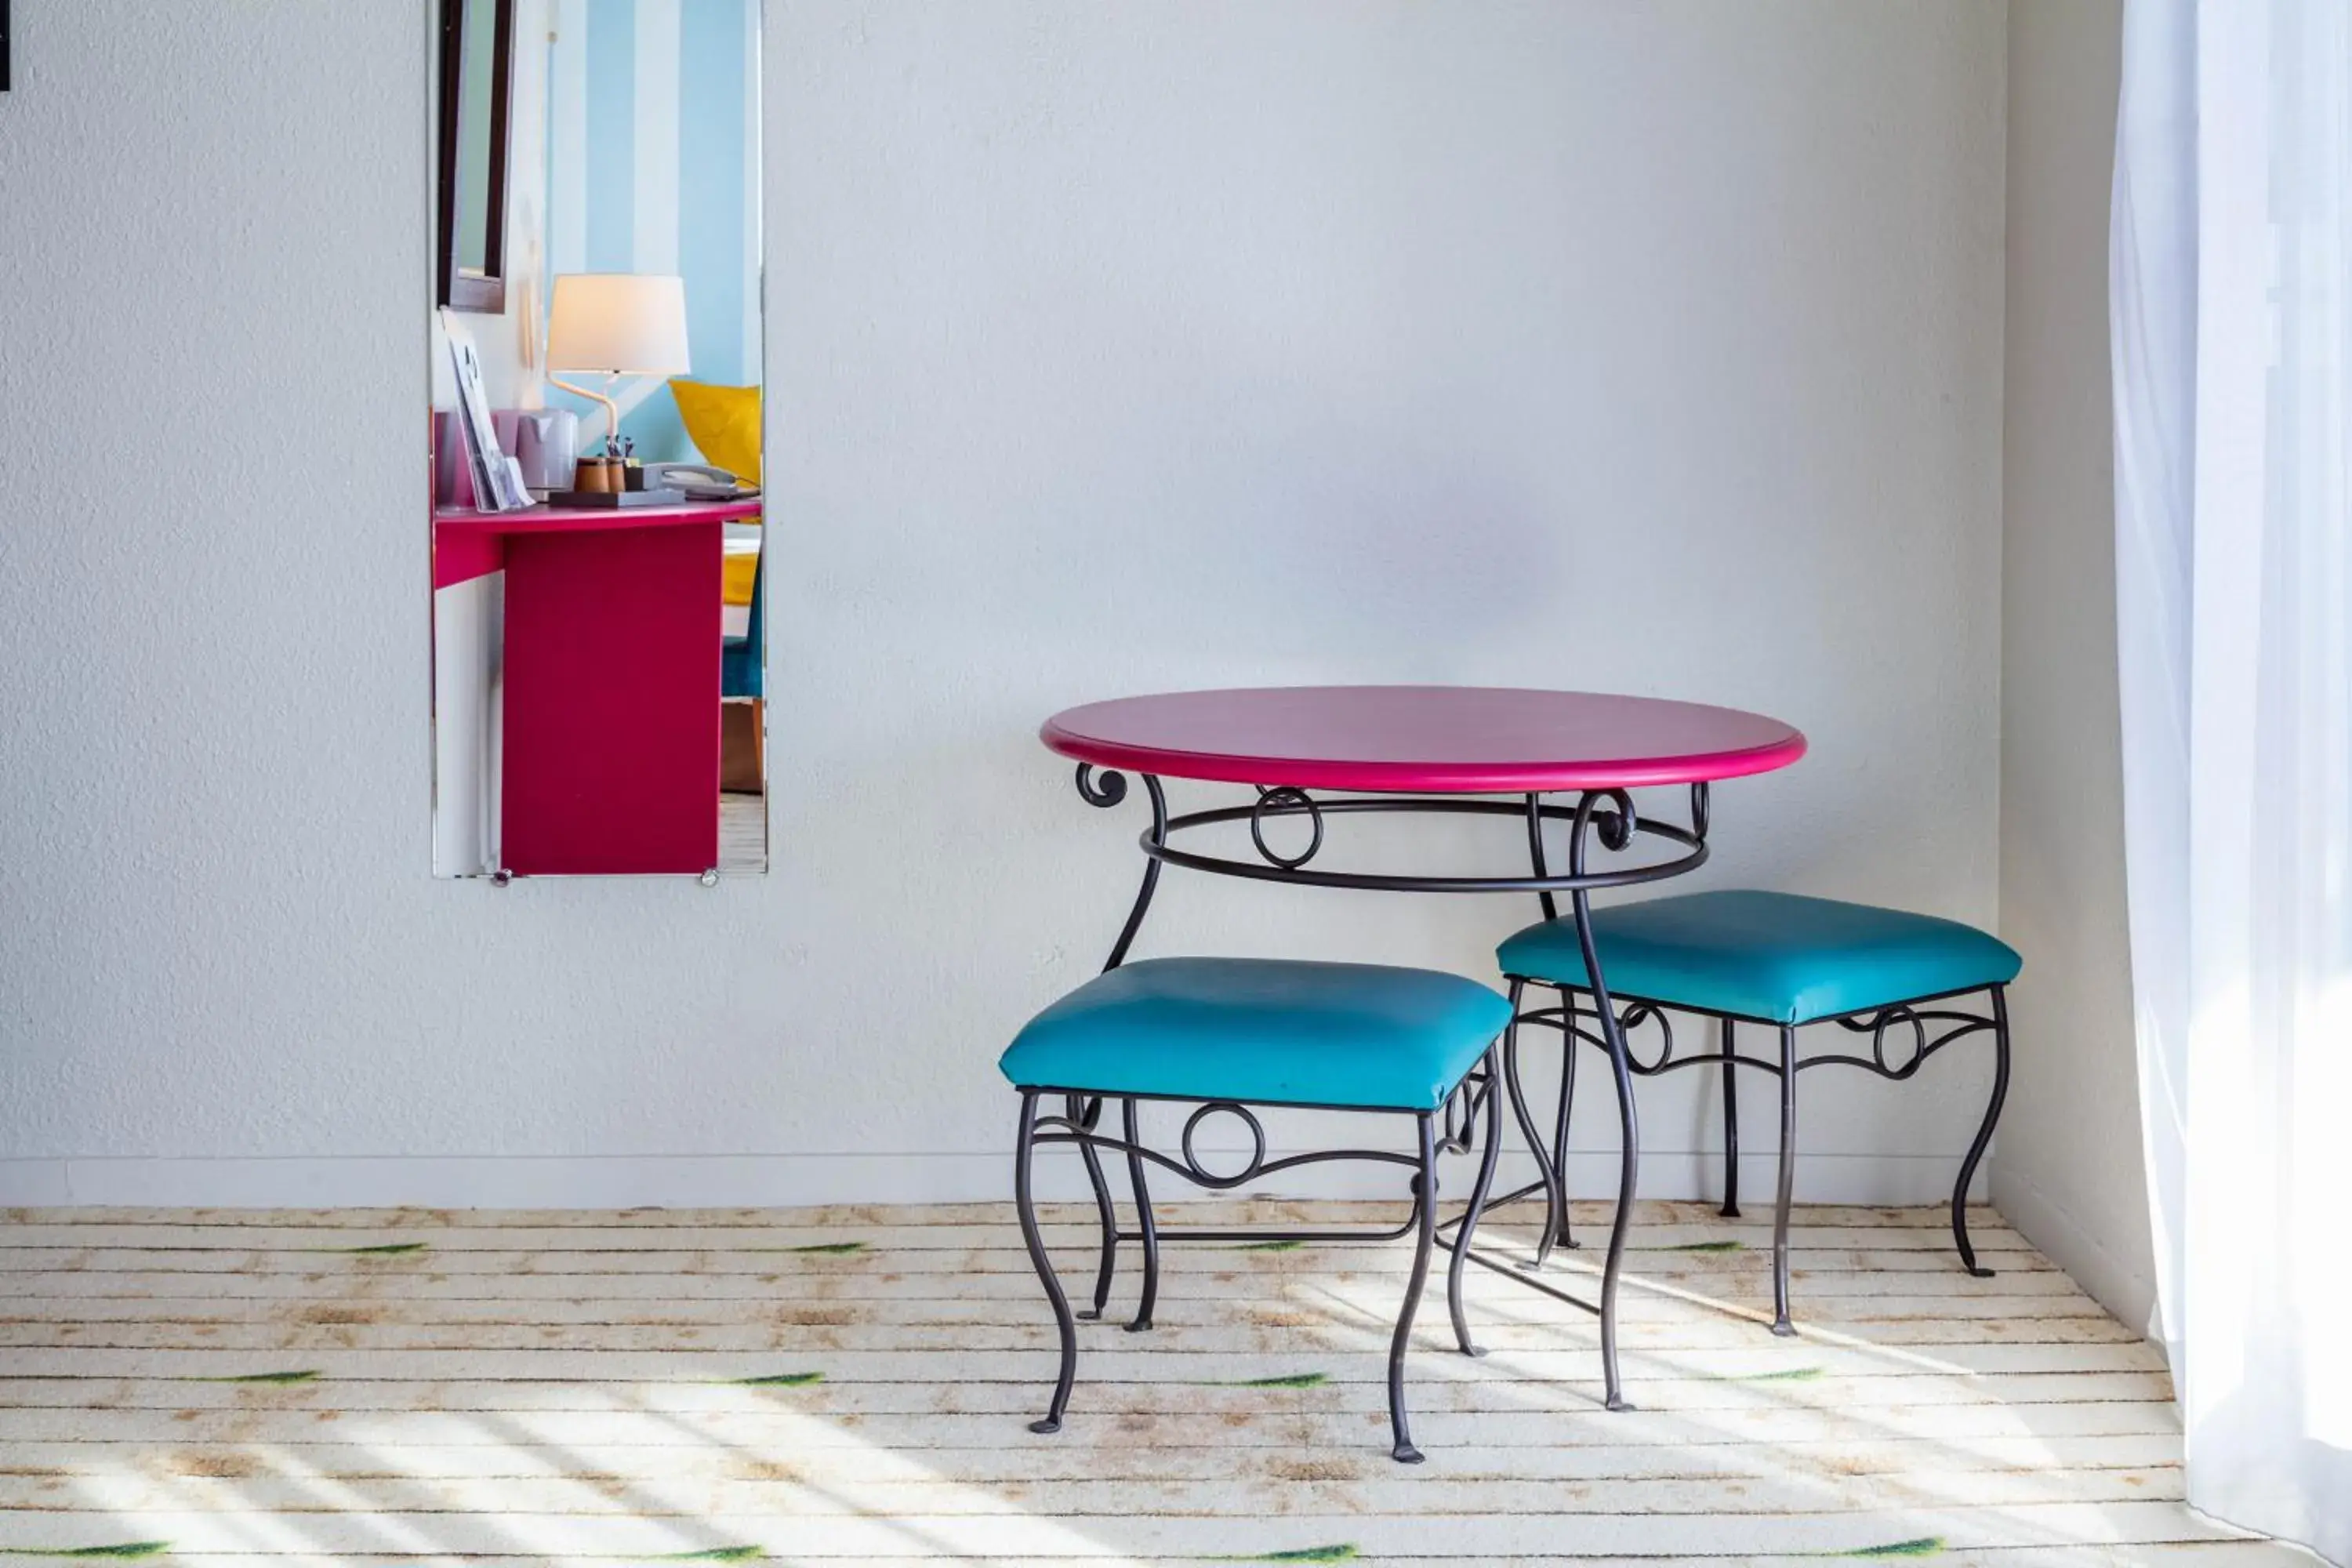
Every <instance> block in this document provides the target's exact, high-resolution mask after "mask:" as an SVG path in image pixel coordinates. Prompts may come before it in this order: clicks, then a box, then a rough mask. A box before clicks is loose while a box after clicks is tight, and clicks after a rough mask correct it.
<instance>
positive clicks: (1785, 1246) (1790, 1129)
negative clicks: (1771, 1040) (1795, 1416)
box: [1772, 1024, 1797, 1338]
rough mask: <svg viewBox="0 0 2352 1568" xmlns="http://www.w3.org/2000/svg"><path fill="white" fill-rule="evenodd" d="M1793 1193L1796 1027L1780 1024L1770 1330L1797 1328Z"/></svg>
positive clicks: (1784, 1333) (1779, 1331)
mask: <svg viewBox="0 0 2352 1568" xmlns="http://www.w3.org/2000/svg"><path fill="white" fill-rule="evenodd" d="M1796 1194H1797V1030H1796V1026H1794V1025H1790V1024H1783V1025H1781V1026H1780V1201H1779V1203H1778V1204H1777V1205H1775V1206H1774V1208H1773V1211H1772V1331H1773V1332H1774V1333H1776V1334H1779V1335H1781V1336H1782V1337H1783V1338H1786V1337H1787V1336H1788V1335H1790V1334H1793V1333H1795V1332H1796V1331H1797V1330H1796V1326H1795V1325H1794V1324H1792V1323H1790V1321H1789V1205H1790V1203H1791V1202H1792V1201H1793V1200H1794V1199H1795V1197H1796Z"/></svg>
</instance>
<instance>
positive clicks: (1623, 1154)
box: [1576, 893, 1642, 1410]
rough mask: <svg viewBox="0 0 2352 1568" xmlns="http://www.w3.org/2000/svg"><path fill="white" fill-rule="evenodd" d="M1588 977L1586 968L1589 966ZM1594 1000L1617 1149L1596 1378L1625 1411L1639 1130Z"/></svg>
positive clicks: (1621, 1046)
mask: <svg viewBox="0 0 2352 1568" xmlns="http://www.w3.org/2000/svg"><path fill="white" fill-rule="evenodd" d="M1576 901H1577V911H1576V912H1577V915H1578V918H1579V920H1580V921H1583V920H1588V919H1589V918H1590V917H1589V916H1587V915H1586V913H1585V910H1584V895H1583V894H1582V893H1578V894H1577V895H1576ZM1588 929H1589V928H1588ZM1585 962H1586V963H1587V964H1588V965H1591V963H1592V961H1591V958H1590V957H1588V958H1587V959H1586V961H1585ZM1593 967H1597V965H1596V966H1593ZM1587 973H1591V968H1588V970H1587ZM1593 999H1594V1001H1595V1002H1596V1003H1597V1004H1598V1005H1599V1008H1600V1013H1601V1037H1602V1038H1603V1039H1605V1040H1607V1041H1608V1042H1609V1068H1610V1071H1611V1073H1612V1075H1613V1076H1614V1077H1615V1079H1616V1080H1617V1136H1618V1151H1619V1152H1618V1166H1617V1213H1616V1215H1614V1216H1613V1217H1612V1219H1611V1220H1610V1222H1609V1261H1608V1264H1607V1266H1606V1268H1605V1269H1604V1270H1603V1272H1602V1274H1601V1383H1602V1385H1603V1391H1604V1394H1605V1398H1604V1400H1603V1403H1605V1404H1606V1405H1608V1407H1609V1408H1610V1409H1612V1410H1630V1409H1632V1408H1633V1406H1632V1405H1629V1404H1628V1403H1627V1402H1626V1399H1625V1385H1624V1382H1623V1380H1622V1378H1621V1377H1619V1375H1618V1373H1617V1277H1618V1275H1619V1274H1620V1273H1622V1271H1623V1269H1624V1267H1625V1232H1626V1230H1627V1228H1628V1227H1629V1226H1632V1224H1633V1192H1634V1188H1635V1185H1636V1184H1637V1182H1638V1180H1639V1177H1640V1173H1641V1165H1642V1129H1641V1121H1640V1119H1639V1118H1638V1117H1637V1116H1636V1115H1635V1113H1634V1110H1633V1063H1632V1061H1631V1060H1630V1059H1629V1058H1627V1056H1626V1054H1625V1031H1624V1029H1623V1028H1622V1027H1621V1026H1619V1024H1618V1022H1617V1011H1616V1008H1615V1007H1614V1006H1613V1005H1612V1004H1611V1003H1610V1001H1609V994H1608V993H1607V992H1606V991H1598V992H1596V994H1595V995H1594V998H1593Z"/></svg>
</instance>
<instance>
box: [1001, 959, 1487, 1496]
mask: <svg viewBox="0 0 2352 1568" xmlns="http://www.w3.org/2000/svg"><path fill="white" fill-rule="evenodd" d="M1510 1022H1511V1007H1510V1005H1509V1004H1508V1003H1507V1002H1505V1001H1504V1000H1503V998H1501V997H1500V996H1497V995H1496V994H1495V993H1494V992H1492V991H1490V990H1488V989H1487V988H1486V986H1484V985H1481V984H1477V983H1476V982H1475V981H1471V980H1465V979H1464V978H1462V977H1461V976H1460V975H1458V974H1441V973H1435V972H1433V971H1431V970H1425V969H1391V968H1383V967H1377V966H1374V965H1370V964H1362V963H1293V962H1287V961H1283V960H1275V959H1250V958H1156V959H1146V960H1143V961H1141V962H1139V963H1129V964H1126V965H1124V966H1122V967H1119V968H1115V969H1111V970H1109V971H1107V972H1106V973H1102V974H1100V975H1097V977H1096V978H1094V979H1092V980H1090V981H1088V982H1087V984H1084V985H1081V986H1079V987H1078V988H1077V989H1076V991H1073V992H1071V993H1070V994H1068V995H1066V996H1065V997H1063V998H1062V999H1061V1000H1060V1001H1058V1002H1056V1003H1055V1004H1054V1005H1052V1006H1050V1007H1048V1008H1046V1009H1045V1011H1044V1012H1042V1013H1040V1014H1038V1015H1037V1016H1035V1017H1034V1018H1032V1019H1031V1020H1030V1021H1029V1023H1028V1025H1027V1026H1025V1027H1024V1028H1023V1029H1022V1031H1021V1033H1020V1034H1019V1035H1018V1036H1016V1037H1014V1038H1013V1044H1012V1045H1011V1046H1010V1047H1007V1048H1006V1050H1005V1052H1004V1055H1003V1058H1001V1059H1000V1060H999V1061H998V1063H997V1066H998V1067H999V1068H1000V1069H1002V1070H1003V1074H1004V1076H1005V1077H1006V1078H1007V1079H1011V1080H1012V1082H1013V1086H1014V1087H1015V1088H1017V1089H1019V1090H1020V1091H1021V1128H1020V1135H1019V1144H1018V1148H1017V1149H1016V1151H1015V1153H1014V1163H1013V1203H1014V1206H1015V1207H1016V1208H1017V1209H1018V1210H1019V1212H1020V1216H1021V1235H1022V1238H1023V1239H1024V1241H1025V1242H1027V1244H1028V1247H1029V1259H1030V1261H1031V1262H1032V1263H1033V1264H1034V1265H1035V1266H1036V1269H1037V1278H1038V1279H1039V1280H1041V1281H1042V1282H1043V1283H1044V1285H1045V1296H1046V1300H1048V1301H1050V1302H1051V1303H1052V1305H1053V1309H1054V1321H1055V1325H1056V1327H1057V1328H1058V1329H1059V1330H1060V1332H1061V1349H1062V1359H1061V1370H1060V1374H1059V1376H1058V1378H1057V1379H1056V1381H1055V1385H1054V1398H1053V1403H1052V1405H1050V1406H1049V1407H1048V1408H1047V1410H1046V1413H1045V1418H1044V1419H1043V1420H1040V1421H1036V1422H1033V1423H1032V1424H1031V1425H1030V1428H1029V1429H1030V1430H1031V1431H1033V1432H1040V1433H1045V1432H1057V1431H1059V1430H1061V1426H1062V1413H1063V1411H1064V1410H1065V1409H1066V1407H1067V1406H1068V1405H1069V1400H1070V1386H1071V1384H1072V1382H1073V1381H1074V1380H1075V1378H1076V1372H1077V1354H1078V1352H1077V1331H1076V1324H1075V1322H1074V1321H1073V1320H1074V1318H1075V1317H1076V1314H1074V1313H1073V1312H1072V1311H1071V1310H1070V1303H1069V1298H1068V1297H1067V1296H1066V1295H1065V1294H1064V1292H1063V1289H1062V1284H1061V1280H1060V1279H1059V1278H1058V1277H1057V1276H1056V1275H1055V1271H1054V1264H1053V1260H1052V1259H1051V1258H1048V1257H1047V1256H1046V1253H1045V1242H1044V1240H1043V1238H1042V1237H1041V1236H1040V1234H1039V1231H1038V1228H1037V1210H1036V1205H1035V1203H1034V1201H1033V1199H1032V1197H1031V1192H1030V1164H1031V1157H1032V1155H1033V1153H1034V1151H1035V1149H1036V1146H1037V1145H1039V1144H1041V1143H1069V1144H1075V1145H1076V1146H1077V1148H1078V1150H1079V1152H1080V1153H1081V1154H1082V1155H1084V1156H1085V1158H1086V1161H1087V1170H1088V1174H1089V1176H1090V1177H1092V1178H1093V1180H1094V1186H1095V1190H1096V1193H1097V1197H1098V1198H1100V1197H1101V1194H1104V1192H1105V1191H1106V1189H1105V1188H1104V1186H1103V1184H1102V1182H1101V1180H1100V1173H1099V1168H1098V1165H1097V1153H1096V1152H1097V1150H1108V1151H1111V1152H1117V1153H1120V1154H1124V1155H1125V1156H1126V1157H1127V1169H1128V1178H1129V1181H1130V1182H1131V1183H1132V1184H1134V1188H1135V1207H1136V1216H1137V1228H1136V1229H1135V1230H1134V1231H1133V1232H1125V1231H1121V1230H1119V1229H1118V1228H1117V1226H1116V1221H1115V1216H1114V1215H1111V1214H1110V1213H1109V1212H1108V1201H1107V1200H1104V1209H1105V1212H1104V1215H1103V1233H1102V1261H1101V1264H1100V1266H1099V1268H1098V1269H1097V1276H1096V1283H1095V1310H1094V1311H1093V1312H1092V1313H1091V1314H1088V1315H1089V1316H1095V1317H1099V1316H1100V1315H1101V1312H1102V1309H1103V1306H1104V1304H1105V1302H1106V1301H1107V1300H1108V1298H1109V1292H1110V1275H1111V1269H1112V1267H1113V1262H1114V1259H1115V1258H1116V1256H1117V1252H1118V1243H1120V1242H1122V1241H1138V1242H1140V1243H1141V1244H1142V1247H1143V1290H1142V1299H1141V1301H1140V1303H1139V1306H1138V1308H1137V1310H1136V1315H1135V1319H1134V1321H1131V1322H1129V1324H1128V1325H1127V1326H1128V1328H1129V1331H1142V1330H1145V1329H1149V1328H1150V1327H1151V1311H1152V1307H1153V1304H1154V1303H1155V1302H1156V1301H1157V1300H1158V1298H1159V1290H1160V1241H1161V1240H1162V1239H1163V1238H1164V1239H1166V1240H1170V1241H1235V1240H1239V1241H1251V1242H1265V1241H1276V1240H1315V1241H1334V1240H1339V1241H1394V1240H1398V1239H1401V1238H1402V1237H1404V1236H1406V1235H1407V1234H1412V1235H1414V1236H1415V1237H1416V1238H1417V1239H1416V1243H1415V1250H1414V1253H1413V1263H1412V1280H1411V1282H1410V1283H1408V1284H1407V1285H1406V1287H1405V1295H1404V1306H1403V1308H1402V1310H1401V1311H1400V1312H1399V1313H1398V1315H1397V1324H1396V1332H1395V1334H1394V1336H1393V1337H1392V1338H1391V1341H1390V1344H1389V1422H1390V1426H1391V1428H1392V1429H1393V1434H1394V1437H1395V1447H1394V1448H1393V1449H1392V1452H1393V1454H1394V1455H1395V1457H1396V1458H1398V1459H1399V1460H1401V1461H1402V1462H1404V1463H1407V1464H1414V1463H1418V1462H1419V1461H1420V1459H1421V1451H1420V1450H1419V1449H1417V1448H1415V1447H1413V1446H1412V1434H1411V1432H1410V1431H1409V1430H1408V1428H1407V1425H1406V1420H1405V1407H1404V1352H1405V1344H1406V1342H1407V1340H1408V1339H1409V1338H1410V1337H1411V1334H1412V1320H1413V1312H1414V1309H1415V1308H1416V1307H1417V1306H1418V1305H1419V1304H1420V1300H1421V1293H1422V1289H1423V1286H1424V1285H1426V1284H1427V1282H1428V1279H1429V1255H1430V1248H1431V1247H1432V1246H1433V1245H1435V1244H1436V1240H1437V1233H1438V1232H1439V1231H1440V1230H1441V1229H1450V1228H1452V1224H1453V1222H1448V1224H1447V1225H1444V1226H1441V1225H1440V1224H1439V1223H1438V1220H1437V1212H1436V1194H1437V1157H1438V1155H1439V1154H1440V1153H1441V1152H1444V1153H1467V1152H1469V1151H1470V1147H1471V1143H1472V1141H1473V1139H1472V1134H1473V1131H1474V1129H1475V1126H1476V1124H1477V1120H1478V1117H1479V1115H1480V1114H1481V1112H1482V1111H1483V1113H1484V1114H1485V1116H1486V1149H1485V1152H1484V1153H1483V1154H1482V1155H1481V1157H1480V1162H1479V1166H1478V1176H1477V1181H1476V1184H1475V1186H1474V1187H1473V1189H1472V1191H1471V1194H1470V1204H1469V1207H1468V1209H1467V1210H1466V1211H1465V1214H1464V1215H1463V1216H1462V1218H1461V1220H1460V1222H1459V1223H1460V1226H1461V1231H1460V1234H1459V1236H1458V1237H1455V1238H1454V1241H1452V1242H1450V1243H1448V1244H1446V1245H1448V1246H1449V1247H1450V1248H1451V1250H1452V1251H1453V1253H1454V1260H1453V1265H1452V1267H1451V1268H1450V1269H1449V1271H1448V1274H1447V1278H1446V1302H1447V1305H1448V1307H1449V1308H1450V1309H1451V1310H1452V1312H1453V1315H1454V1337H1455V1339H1456V1340H1457V1341H1458V1342H1459V1343H1460V1345H1461V1347H1462V1351H1463V1353H1465V1355H1477V1354H1480V1353H1482V1352H1479V1351H1478V1350H1477V1349H1476V1348H1475V1346H1473V1345H1472V1344H1471V1342H1470V1331H1469V1327H1468V1324H1467V1322H1466V1321H1465V1318H1464V1316H1463V1310H1462V1265H1463V1261H1464V1259H1465V1258H1467V1257H1468V1256H1469V1251H1470V1245H1469V1244H1470V1237H1471V1234H1472V1232H1473V1231H1475V1229H1476V1227H1477V1224H1478V1212H1479V1210H1480V1208H1481V1207H1482V1206H1483V1205H1484V1204H1485V1202H1486V1194H1487V1192H1488V1191H1489V1189H1490V1188H1491V1187H1492V1185H1493V1182H1494V1175H1495V1158H1496V1152H1497V1151H1498V1149H1499V1148H1500V1146H1501V1141H1500V1140H1499V1139H1498V1138H1497V1137H1496V1126H1497V1124H1498V1122H1499V1121H1500V1119H1501V1110H1502V1100H1503V1097H1502V1095H1501V1094H1500V1093H1499V1092H1497V1091H1498V1089H1499V1087H1500V1082H1501V1077H1502V1075H1501V1074H1500V1073H1498V1072H1497V1071H1496V1066H1495V1057H1494V1048H1495V1045H1496V1039H1497V1037H1499V1036H1500V1035H1502V1033H1503V1032H1504V1030H1505V1029H1506V1027H1507V1026H1508V1025H1509V1024H1510ZM1050 1095H1059V1096H1062V1097H1063V1099H1064V1103H1065V1114H1063V1115H1060V1116H1041V1115H1039V1114H1038V1101H1039V1100H1040V1099H1041V1098H1043V1097H1045V1096H1050ZM1113 1099H1115V1100H1119V1101H1121V1102H1122V1105H1123V1109H1124V1118H1125V1120H1124V1129H1123V1131H1124V1135H1123V1136H1121V1137H1118V1138H1114V1137H1111V1136H1110V1135H1108V1133H1106V1132H1103V1131H1098V1129H1099V1127H1100V1125H1101V1116H1102V1110H1103V1106H1104V1104H1105V1102H1106V1101H1107V1100H1113ZM1143 1100H1179V1101H1184V1102H1197V1104H1198V1109H1197V1110H1194V1111H1193V1112H1192V1115H1191V1117H1190V1118H1189V1119H1187V1121H1185V1123H1184V1132H1183V1138H1182V1141H1181V1158H1176V1157H1171V1156H1170V1155H1168V1154H1165V1153H1162V1152H1159V1151H1157V1150H1154V1149H1150V1148H1147V1147H1146V1146H1145V1145H1144V1143H1143V1142H1142V1138H1141V1134H1140V1131H1139V1128H1138V1111H1137V1106H1138V1103H1139V1101H1143ZM1252 1105H1277V1106H1298V1107H1307V1108H1312V1109H1316V1110H1362V1111H1372V1112H1380V1113H1386V1114H1391V1115H1397V1116H1409V1117H1411V1118H1412V1120H1413V1122H1414V1124H1415V1127H1416V1129H1417V1131H1418V1133H1419V1149H1418V1152H1416V1153H1412V1154H1406V1153H1400V1152H1395V1151H1392V1150H1383V1149H1356V1150H1345V1149H1341V1150H1324V1151H1318V1152H1312V1153H1305V1154H1293V1155H1289V1156H1286V1157H1285V1158H1281V1159H1275V1160H1269V1159H1267V1158H1266V1150H1265V1128H1264V1127H1262V1126H1261V1125H1259V1122H1258V1120H1257V1118H1256V1117H1255V1115H1253V1114H1252V1113H1251V1110H1250V1107H1251V1106H1252ZM1217 1112H1223V1113H1225V1114H1227V1115H1231V1116H1234V1117H1237V1118H1239V1119H1240V1121H1241V1122H1242V1124H1243V1125H1244V1127H1246V1128H1247V1129H1248V1131H1249V1133H1250V1138H1251V1143H1252V1152H1251V1154H1250V1158H1249V1162H1248V1163H1247V1164H1246V1165H1244V1167H1243V1168H1242V1169H1241V1170H1239V1171H1236V1172H1234V1173H1231V1174H1218V1173H1213V1172H1211V1171H1209V1170H1207V1169H1205V1168H1204V1167H1203V1166H1202V1164H1201V1162H1200V1160H1199V1159H1198V1158H1197V1157H1196V1156H1195V1154H1194V1152H1193V1149H1192V1140H1193V1133H1194V1131H1195V1129H1197V1128H1198V1127H1199V1126H1200V1124H1201V1122H1202V1121H1203V1120H1204V1119H1205V1118H1207V1117H1209V1116H1210V1115H1212V1114H1213V1113H1217ZM1330 1160H1370V1161H1374V1162H1380V1163H1389V1164H1397V1165H1403V1166H1406V1167H1408V1168H1409V1169H1411V1170H1412V1172H1413V1180H1412V1199H1413V1207H1412V1215H1410V1216H1409V1217H1408V1218H1407V1219H1406V1221H1405V1222H1404V1224H1402V1225H1401V1226H1397V1227H1396V1228H1394V1229H1392V1230H1386V1231H1350V1232H1341V1233H1339V1234H1337V1235H1334V1234H1332V1233H1329V1232H1301V1233H1290V1232H1282V1231H1267V1230H1245V1231H1231V1230H1210V1229H1186V1230H1181V1231H1174V1232H1162V1231H1161V1230H1160V1228H1159V1226H1158V1225H1157V1224H1156V1223H1155V1221H1154V1219H1153V1216H1152V1213H1151V1197H1150V1190H1149V1189H1148V1187H1147V1186H1146V1184H1145V1180H1144V1166H1145V1164H1146V1163H1150V1164H1155V1165H1159V1166H1161V1167H1163V1168H1164V1169H1166V1170H1169V1171H1172V1172H1174V1173H1176V1174H1177V1175H1179V1176H1181V1177H1183V1178H1184V1179H1185V1180H1187V1181H1189V1182H1192V1183H1193V1184H1195V1185H1198V1186H1202V1187H1207V1188H1210V1189H1212V1190H1214V1191H1220V1192H1222V1191H1226V1190H1229V1189H1231V1188H1234V1187H1238V1186H1241V1185H1242V1184H1244V1183H1247V1182H1251V1181H1255V1179H1257V1178H1258V1177H1261V1176H1267V1175H1272V1174H1274V1173H1276V1172H1279V1171H1286V1170H1292V1169H1296V1168H1297V1167H1298V1166H1302V1165H1310V1164H1316V1163H1322V1162H1325V1161H1330Z"/></svg>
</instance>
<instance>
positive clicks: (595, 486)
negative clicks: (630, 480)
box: [572, 458, 619, 495]
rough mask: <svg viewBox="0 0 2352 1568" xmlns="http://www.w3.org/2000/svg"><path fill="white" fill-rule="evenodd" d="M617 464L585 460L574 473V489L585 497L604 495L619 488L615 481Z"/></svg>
mask: <svg viewBox="0 0 2352 1568" xmlns="http://www.w3.org/2000/svg"><path fill="white" fill-rule="evenodd" d="M615 467H617V465H616V464H614V463H613V462H611V461H609V460H608V459H606V458H581V459H580V466H579V468H576V469H574V470H573V471H572V489H576V490H578V491H580V492H581V493H582V494H583V495H604V494H606V493H607V492H609V491H611V490H614V489H618V488H619V487H618V486H616V485H615V484H614V482H613V481H614V472H613V470H614V468H615Z"/></svg>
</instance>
